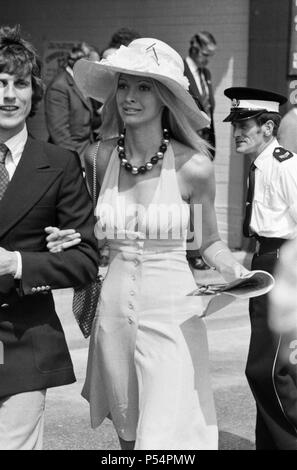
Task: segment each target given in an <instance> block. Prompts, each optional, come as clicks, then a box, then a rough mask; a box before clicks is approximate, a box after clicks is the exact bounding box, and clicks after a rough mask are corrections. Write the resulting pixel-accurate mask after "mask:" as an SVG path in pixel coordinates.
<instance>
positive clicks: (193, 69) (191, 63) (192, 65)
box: [186, 57, 198, 74]
mask: <svg viewBox="0 0 297 470" xmlns="http://www.w3.org/2000/svg"><path fill="white" fill-rule="evenodd" d="M186 62H187V64H188V66H189V69H190V70H191V72H192V73H193V74H196V73H197V69H198V67H197V65H196V64H195V62H194V61H193V59H191V57H187V58H186Z"/></svg>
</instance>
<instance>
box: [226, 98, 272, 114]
mask: <svg viewBox="0 0 297 470" xmlns="http://www.w3.org/2000/svg"><path fill="white" fill-rule="evenodd" d="M238 108H241V109H243V108H244V109H246V110H247V111H257V110H261V109H265V110H266V111H267V112H271V113H278V112H279V103H278V102H277V101H260V100H238V99H235V98H234V99H233V100H232V107H231V110H232V111H233V110H235V109H238Z"/></svg>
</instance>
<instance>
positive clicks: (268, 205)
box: [250, 139, 297, 239]
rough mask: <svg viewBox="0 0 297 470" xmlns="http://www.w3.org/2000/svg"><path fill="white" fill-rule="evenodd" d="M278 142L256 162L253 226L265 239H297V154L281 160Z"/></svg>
mask: <svg viewBox="0 0 297 470" xmlns="http://www.w3.org/2000/svg"><path fill="white" fill-rule="evenodd" d="M276 147H280V144H279V143H278V141H277V140H276V139H273V141H272V142H271V143H270V144H269V145H268V146H267V147H266V148H265V149H264V150H263V152H262V153H261V154H260V155H259V156H258V157H257V158H256V160H255V161H254V163H255V165H256V169H255V190H254V198H253V210H252V217H251V223H250V227H251V229H252V230H253V231H254V232H256V233H257V234H258V235H260V236H261V237H269V238H270V237H272V238H285V239H293V238H295V237H297V154H294V156H293V157H292V158H289V159H287V160H284V161H281V162H280V161H278V160H277V159H276V158H275V157H274V156H273V151H274V149H275V148H276Z"/></svg>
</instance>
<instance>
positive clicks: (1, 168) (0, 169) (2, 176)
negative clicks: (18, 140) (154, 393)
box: [0, 143, 10, 201]
mask: <svg viewBox="0 0 297 470" xmlns="http://www.w3.org/2000/svg"><path fill="white" fill-rule="evenodd" d="M9 151H10V150H9V148H8V147H7V145H5V144H3V143H0V201H1V199H2V198H3V196H4V193H5V191H6V189H7V186H8V184H9V174H8V171H7V169H6V167H5V159H6V157H7V155H8V153H9Z"/></svg>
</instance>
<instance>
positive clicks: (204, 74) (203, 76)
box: [184, 31, 217, 158]
mask: <svg viewBox="0 0 297 470" xmlns="http://www.w3.org/2000/svg"><path fill="white" fill-rule="evenodd" d="M216 47H217V46H216V40H215V38H214V37H213V35H212V34H210V33H208V32H207V31H201V32H200V33H198V34H195V35H194V36H193V37H192V39H191V41H190V48H189V55H188V57H187V58H186V59H185V61H184V62H185V75H186V77H187V78H188V80H189V82H190V87H189V91H190V93H191V95H192V96H193V97H194V99H195V101H196V103H197V106H198V107H199V109H201V110H202V111H204V112H205V113H206V114H207V115H208V116H209V117H210V119H211V123H210V126H209V127H206V128H205V129H202V131H200V132H199V134H200V135H201V137H203V139H205V140H207V142H208V143H209V144H210V145H211V146H212V147H213V150H211V154H212V156H213V158H214V157H215V146H216V141H215V131H214V122H213V113H214V107H215V100H214V95H213V89H212V83H211V74H210V71H209V69H208V68H207V64H208V61H209V58H210V57H212V56H213V55H214V53H215V51H216Z"/></svg>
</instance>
